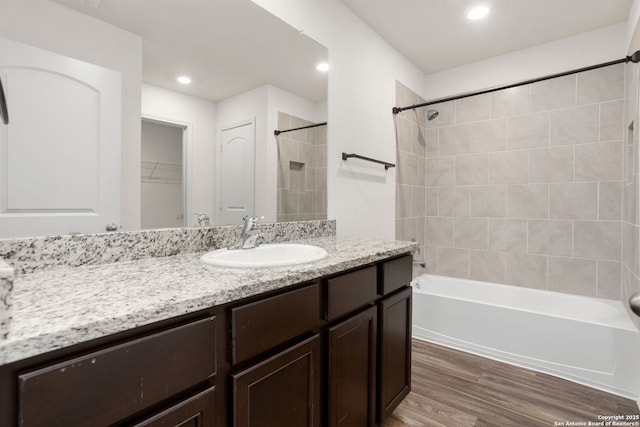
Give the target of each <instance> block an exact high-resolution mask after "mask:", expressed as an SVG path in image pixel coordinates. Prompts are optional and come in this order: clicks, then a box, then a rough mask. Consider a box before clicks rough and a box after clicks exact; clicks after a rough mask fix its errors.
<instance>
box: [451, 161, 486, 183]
mask: <svg viewBox="0 0 640 427" xmlns="http://www.w3.org/2000/svg"><path fill="white" fill-rule="evenodd" d="M455 163H456V178H455V181H456V185H481V184H487V183H488V181H489V157H488V155H487V154H467V155H462V156H456V162H455Z"/></svg>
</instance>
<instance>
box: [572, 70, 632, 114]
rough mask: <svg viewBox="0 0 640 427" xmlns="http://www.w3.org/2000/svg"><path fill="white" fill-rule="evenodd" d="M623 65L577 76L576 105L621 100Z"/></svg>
mask: <svg viewBox="0 0 640 427" xmlns="http://www.w3.org/2000/svg"><path fill="white" fill-rule="evenodd" d="M623 96H624V64H617V65H612V66H610V67H605V68H598V69H596V70H591V71H585V72H582V73H579V74H578V105H582V104H591V103H595V102H605V101H612V100H615V99H622V98H623Z"/></svg>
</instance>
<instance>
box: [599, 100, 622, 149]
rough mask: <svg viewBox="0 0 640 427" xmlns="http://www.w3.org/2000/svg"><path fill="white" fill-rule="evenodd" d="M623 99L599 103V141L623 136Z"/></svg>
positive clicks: (620, 138) (616, 139) (619, 138)
mask: <svg viewBox="0 0 640 427" xmlns="http://www.w3.org/2000/svg"><path fill="white" fill-rule="evenodd" d="M623 113H624V101H622V100H620V101H611V102H605V103H603V104H600V141H618V140H622V139H623V138H624V132H623V124H622V123H623V121H622V119H623V117H624V114H623Z"/></svg>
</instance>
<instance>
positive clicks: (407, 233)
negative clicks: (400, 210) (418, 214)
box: [395, 218, 424, 245]
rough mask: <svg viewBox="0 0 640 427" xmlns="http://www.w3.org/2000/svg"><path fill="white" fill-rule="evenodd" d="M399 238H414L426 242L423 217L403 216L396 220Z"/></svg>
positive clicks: (397, 236)
mask: <svg viewBox="0 0 640 427" xmlns="http://www.w3.org/2000/svg"><path fill="white" fill-rule="evenodd" d="M395 238H396V239H397V240H413V239H415V241H416V242H419V243H420V244H421V245H423V244H424V221H423V220H422V219H421V218H403V219H397V220H396V236H395Z"/></svg>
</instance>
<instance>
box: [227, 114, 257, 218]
mask: <svg viewBox="0 0 640 427" xmlns="http://www.w3.org/2000/svg"><path fill="white" fill-rule="evenodd" d="M255 135H256V132H255V121H254V120H251V121H247V122H243V123H241V124H238V125H236V126H230V127H227V128H224V129H222V131H221V132H220V224H241V223H242V217H243V216H245V215H254V186H255V184H254V174H255V173H254V167H255V160H254V151H255Z"/></svg>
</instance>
